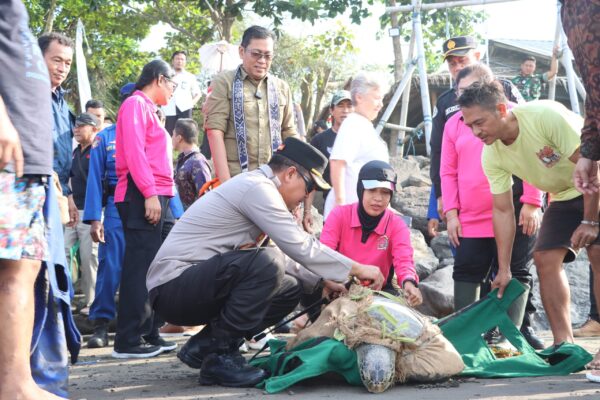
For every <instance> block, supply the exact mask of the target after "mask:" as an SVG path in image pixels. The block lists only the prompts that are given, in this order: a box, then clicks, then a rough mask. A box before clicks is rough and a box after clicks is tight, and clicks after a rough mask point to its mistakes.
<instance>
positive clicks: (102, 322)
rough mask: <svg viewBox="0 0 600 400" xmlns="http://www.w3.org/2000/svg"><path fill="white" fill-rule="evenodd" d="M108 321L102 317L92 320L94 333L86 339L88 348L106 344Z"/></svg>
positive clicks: (96, 347)
mask: <svg viewBox="0 0 600 400" xmlns="http://www.w3.org/2000/svg"><path fill="white" fill-rule="evenodd" d="M108 323H109V321H108V320H107V319H104V318H99V319H97V320H94V334H93V335H92V336H91V337H90V338H89V339H88V341H87V347H88V348H90V349H99V348H101V347H106V346H108Z"/></svg>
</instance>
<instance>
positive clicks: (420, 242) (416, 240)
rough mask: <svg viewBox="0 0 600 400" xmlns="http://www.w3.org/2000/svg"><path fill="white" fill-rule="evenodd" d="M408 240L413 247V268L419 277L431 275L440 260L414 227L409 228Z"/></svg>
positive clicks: (423, 277)
mask: <svg viewBox="0 0 600 400" xmlns="http://www.w3.org/2000/svg"><path fill="white" fill-rule="evenodd" d="M410 242H411V244H412V247H413V251H414V253H413V258H414V260H415V268H416V270H417V275H419V279H425V278H427V277H428V276H429V275H431V274H432V273H433V272H434V271H435V270H436V269H437V267H438V265H439V263H440V261H439V260H438V258H437V257H436V256H435V254H434V253H433V250H431V249H430V248H429V247H427V243H426V242H425V237H424V236H423V234H422V233H421V231H418V230H416V229H411V230H410Z"/></svg>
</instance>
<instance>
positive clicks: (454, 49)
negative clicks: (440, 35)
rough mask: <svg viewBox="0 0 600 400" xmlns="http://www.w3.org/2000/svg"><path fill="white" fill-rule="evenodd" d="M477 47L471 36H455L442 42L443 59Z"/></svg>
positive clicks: (460, 54)
mask: <svg viewBox="0 0 600 400" xmlns="http://www.w3.org/2000/svg"><path fill="white" fill-rule="evenodd" d="M476 48H477V41H476V40H475V38H474V37H472V36H457V37H453V38H450V39H448V40H446V41H445V42H444V45H443V50H442V51H443V52H444V60H446V58H448V57H450V56H464V55H465V54H467V53H468V52H469V51H471V50H474V49H476Z"/></svg>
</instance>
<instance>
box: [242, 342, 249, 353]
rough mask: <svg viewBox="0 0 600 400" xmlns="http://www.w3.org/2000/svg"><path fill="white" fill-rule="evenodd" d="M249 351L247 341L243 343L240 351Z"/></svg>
mask: <svg viewBox="0 0 600 400" xmlns="http://www.w3.org/2000/svg"><path fill="white" fill-rule="evenodd" d="M247 352H248V346H247V345H246V342H244V343H242V345H241V346H240V353H242V354H245V353H247Z"/></svg>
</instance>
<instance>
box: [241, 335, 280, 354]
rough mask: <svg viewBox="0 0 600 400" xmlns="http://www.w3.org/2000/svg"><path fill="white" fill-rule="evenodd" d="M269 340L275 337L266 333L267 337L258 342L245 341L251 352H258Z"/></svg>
mask: <svg viewBox="0 0 600 400" xmlns="http://www.w3.org/2000/svg"><path fill="white" fill-rule="evenodd" d="M271 339H275V336H273V335H271V334H270V333H267V336H265V337H264V338H262V339H260V340H259V341H256V340H254V339H252V340H247V341H246V343H248V347H249V348H250V349H252V350H260V349H262V348H263V346H264V345H265V344H267V342H268V341H269V340H271Z"/></svg>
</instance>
